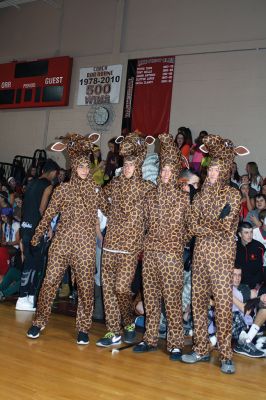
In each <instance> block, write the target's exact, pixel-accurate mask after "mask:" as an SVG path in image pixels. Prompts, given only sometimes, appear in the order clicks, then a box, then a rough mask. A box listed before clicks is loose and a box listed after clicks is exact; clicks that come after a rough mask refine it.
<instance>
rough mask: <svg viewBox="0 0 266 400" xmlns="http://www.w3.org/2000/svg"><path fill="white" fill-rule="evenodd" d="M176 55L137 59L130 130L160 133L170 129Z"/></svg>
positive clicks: (148, 133) (151, 133)
mask: <svg viewBox="0 0 266 400" xmlns="http://www.w3.org/2000/svg"><path fill="white" fill-rule="evenodd" d="M174 64H175V57H172V56H171V57H156V58H147V59H141V60H137V68H136V78H135V87H134V100H133V107H132V119H131V130H132V131H135V130H139V131H140V132H143V133H144V134H145V135H152V136H157V135H158V134H160V133H162V132H168V131H169V122H170V111H171V99H172V86H173V76H174Z"/></svg>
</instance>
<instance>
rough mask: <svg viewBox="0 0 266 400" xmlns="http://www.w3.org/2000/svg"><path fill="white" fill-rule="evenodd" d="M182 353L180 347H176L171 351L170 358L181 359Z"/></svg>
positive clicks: (172, 359)
mask: <svg viewBox="0 0 266 400" xmlns="http://www.w3.org/2000/svg"><path fill="white" fill-rule="evenodd" d="M181 357H182V353H181V350H180V349H178V348H174V349H172V350H171V351H170V356H169V359H170V360H171V361H181Z"/></svg>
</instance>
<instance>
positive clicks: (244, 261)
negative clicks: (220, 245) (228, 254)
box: [235, 222, 265, 294]
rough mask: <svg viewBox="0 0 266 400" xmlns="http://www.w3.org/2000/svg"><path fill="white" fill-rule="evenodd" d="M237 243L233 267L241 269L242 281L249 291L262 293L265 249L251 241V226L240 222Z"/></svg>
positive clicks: (258, 243)
mask: <svg viewBox="0 0 266 400" xmlns="http://www.w3.org/2000/svg"><path fill="white" fill-rule="evenodd" d="M238 236H239V237H238V241H237V250H236V261H235V265H237V266H238V267H239V268H241V269H242V280H241V283H244V284H246V285H248V286H249V288H250V289H255V288H256V289H258V288H260V294H262V293H263V292H264V289H265V286H264V284H265V281H264V279H265V278H264V273H263V272H264V270H263V259H264V253H265V247H264V246H263V244H261V243H260V242H258V241H257V240H254V239H253V229H252V225H251V224H250V223H248V222H242V223H241V224H240V225H239V229H238Z"/></svg>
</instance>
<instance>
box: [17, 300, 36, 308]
mask: <svg viewBox="0 0 266 400" xmlns="http://www.w3.org/2000/svg"><path fill="white" fill-rule="evenodd" d="M16 310H18V311H36V307H33V305H32V303H30V302H29V300H28V297H19V298H18V299H17V303H16Z"/></svg>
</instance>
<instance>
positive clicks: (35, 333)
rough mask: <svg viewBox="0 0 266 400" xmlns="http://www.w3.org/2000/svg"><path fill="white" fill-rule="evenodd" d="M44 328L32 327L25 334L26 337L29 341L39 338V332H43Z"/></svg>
mask: <svg viewBox="0 0 266 400" xmlns="http://www.w3.org/2000/svg"><path fill="white" fill-rule="evenodd" d="M43 329H44V328H39V327H38V326H35V325H32V326H31V327H30V329H29V330H28V332H27V336H28V338H30V339H37V338H38V337H39V336H40V332H41V331H42V330H43Z"/></svg>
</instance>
